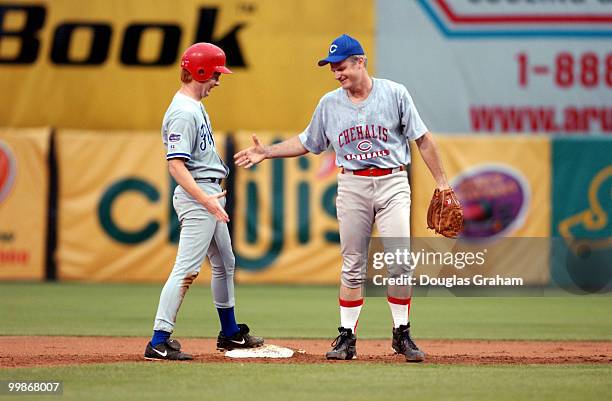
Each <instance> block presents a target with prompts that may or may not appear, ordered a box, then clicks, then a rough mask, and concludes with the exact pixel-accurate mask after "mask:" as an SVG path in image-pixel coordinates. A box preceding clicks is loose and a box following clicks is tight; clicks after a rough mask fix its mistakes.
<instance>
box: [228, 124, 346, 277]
mask: <svg viewBox="0 0 612 401" xmlns="http://www.w3.org/2000/svg"><path fill="white" fill-rule="evenodd" d="M259 139H260V140H261V142H262V143H264V144H270V143H272V142H274V141H275V140H280V139H282V137H281V136H277V135H272V134H260V135H259ZM235 140H236V149H244V148H246V147H248V146H250V144H251V138H250V136H249V135H246V133H241V134H240V135H237V136H236V138H235ZM337 173H338V170H337V168H336V166H335V155H334V154H333V153H331V152H330V153H323V154H321V155H318V156H317V155H313V154H307V155H304V156H302V157H299V158H289V159H274V160H266V161H264V162H263V163H261V164H259V165H257V166H256V167H255V168H251V169H249V170H245V169H240V170H237V171H236V178H235V186H234V188H235V193H236V196H235V197H236V209H235V212H234V216H235V217H234V223H233V224H234V230H233V231H234V232H233V238H232V239H233V244H234V251H235V254H236V264H237V265H238V266H239V270H238V273H237V277H238V280H239V281H240V282H249V283H255V282H257V283H263V282H265V283H334V284H335V283H338V282H339V278H340V268H341V266H342V258H341V256H340V243H339V242H340V239H339V234H338V222H337V219H336V192H337V191H336V188H337Z"/></svg>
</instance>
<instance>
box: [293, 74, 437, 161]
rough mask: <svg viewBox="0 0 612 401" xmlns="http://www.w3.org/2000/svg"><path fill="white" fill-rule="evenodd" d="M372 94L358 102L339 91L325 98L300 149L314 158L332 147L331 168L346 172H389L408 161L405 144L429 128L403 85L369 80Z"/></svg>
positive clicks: (301, 138) (334, 91) (305, 132)
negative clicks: (388, 170)
mask: <svg viewBox="0 0 612 401" xmlns="http://www.w3.org/2000/svg"><path fill="white" fill-rule="evenodd" d="M372 83H373V86H372V91H371V92H370V95H369V96H368V98H367V99H366V100H364V101H363V102H361V103H359V104H355V103H353V102H351V101H350V99H349V98H348V95H347V94H346V91H345V90H344V89H342V88H338V89H336V90H333V91H331V92H328V93H327V94H325V95H324V96H323V97H322V98H321V100H320V101H319V104H318V106H317V108H316V110H315V112H314V115H313V116H312V120H311V121H310V124H309V125H308V127H307V128H306V130H305V131H304V132H302V133H301V134H300V136H299V138H300V141H301V142H302V144H303V145H304V147H305V148H306V149H307V150H308V151H309V152H311V153H315V154H319V153H321V152H322V151H324V150H325V149H327V148H328V147H329V145H330V144H331V145H332V147H333V148H334V150H335V151H336V165H338V166H340V167H344V168H346V169H349V170H360V169H364V168H368V167H379V168H392V167H398V166H400V165H405V164H408V163H410V148H409V146H408V143H407V140H415V139H418V138H419V137H421V136H422V135H423V134H425V133H426V132H427V131H428V130H427V127H426V126H425V124H424V123H423V121H422V120H421V117H420V116H419V113H418V111H417V109H416V107H415V105H414V103H413V101H412V97H411V96H410V94H409V93H408V90H407V89H406V87H404V86H403V85H401V84H398V83H396V82H393V81H390V80H387V79H377V78H372Z"/></svg>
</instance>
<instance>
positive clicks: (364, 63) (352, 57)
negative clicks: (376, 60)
mask: <svg viewBox="0 0 612 401" xmlns="http://www.w3.org/2000/svg"><path fill="white" fill-rule="evenodd" d="M360 58H363V65H364V67H366V68H367V67H368V58H367V57H366V56H365V55H356V56H351V57H349V60H351V62H352V63H353V64H355V63H356V62H357V61H359V59H360Z"/></svg>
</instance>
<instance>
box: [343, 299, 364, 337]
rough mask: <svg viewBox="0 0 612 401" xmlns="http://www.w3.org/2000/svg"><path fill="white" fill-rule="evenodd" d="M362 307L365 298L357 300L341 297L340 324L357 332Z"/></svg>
mask: <svg viewBox="0 0 612 401" xmlns="http://www.w3.org/2000/svg"><path fill="white" fill-rule="evenodd" d="M362 307H363V298H362V299H359V300H356V301H345V300H343V299H340V326H342V327H343V328H345V329H351V330H352V331H353V334H355V331H356V330H357V322H358V321H359V314H360V313H361V308H362Z"/></svg>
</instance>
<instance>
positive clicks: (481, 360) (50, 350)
mask: <svg viewBox="0 0 612 401" xmlns="http://www.w3.org/2000/svg"><path fill="white" fill-rule="evenodd" d="M147 341H149V338H144V337H52V336H38V337H31V336H30V337H28V336H5V337H0V349H1V350H2V352H1V353H0V368H17V367H34V366H55V365H80V364H91V363H114V362H138V361H142V362H143V363H145V361H144V359H143V352H144V348H145V346H146V344H147ZM180 341H181V344H182V346H183V350H184V351H185V352H188V353H191V354H193V355H194V358H195V360H194V361H192V362H173V363H203V362H227V363H245V362H259V363H347V362H346V361H327V360H326V359H325V357H324V355H325V352H326V351H328V350H329V348H330V342H331V340H312V339H266V342H267V343H268V344H276V345H280V346H284V347H288V348H291V349H293V350H295V351H296V353H295V354H294V356H293V357H292V358H288V359H263V358H252V359H232V358H228V357H225V356H224V354H223V353H221V352H219V351H217V350H216V349H215V344H216V340H214V339H197V338H186V339H180ZM417 343H418V345H419V347H420V348H421V349H422V350H424V351H425V352H426V354H427V359H426V361H425V362H424V363H442V364H472V365H479V364H585V363H588V364H610V363H612V341H482V340H419V341H417ZM357 352H358V354H359V356H358V358H357V359H356V360H353V361H350V362H348V363H363V362H371V363H406V362H405V361H404V359H403V357H402V356H399V355H394V354H393V352H392V351H391V341H390V340H358V341H357ZM148 363H157V362H148Z"/></svg>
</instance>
